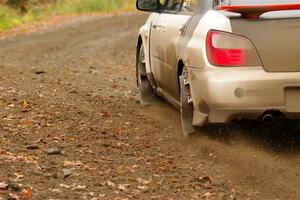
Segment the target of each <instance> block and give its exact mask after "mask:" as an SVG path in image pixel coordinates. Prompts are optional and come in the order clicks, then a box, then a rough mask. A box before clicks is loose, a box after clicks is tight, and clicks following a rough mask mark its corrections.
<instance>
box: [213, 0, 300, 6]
mask: <svg viewBox="0 0 300 200" xmlns="http://www.w3.org/2000/svg"><path fill="white" fill-rule="evenodd" d="M295 3H300V0H217V1H215V6H220V5H262V4H295Z"/></svg>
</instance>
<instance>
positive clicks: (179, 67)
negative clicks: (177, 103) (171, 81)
mask: <svg viewBox="0 0 300 200" xmlns="http://www.w3.org/2000/svg"><path fill="white" fill-rule="evenodd" d="M183 68H184V63H183V61H182V59H179V60H178V63H177V73H176V76H177V87H178V92H180V82H179V81H180V80H179V77H180V76H181V75H182V73H183Z"/></svg>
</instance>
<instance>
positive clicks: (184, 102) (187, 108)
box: [179, 69, 195, 137]
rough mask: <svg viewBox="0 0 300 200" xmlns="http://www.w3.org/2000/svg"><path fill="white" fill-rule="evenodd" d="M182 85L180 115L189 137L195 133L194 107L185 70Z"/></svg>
mask: <svg viewBox="0 0 300 200" xmlns="http://www.w3.org/2000/svg"><path fill="white" fill-rule="evenodd" d="M179 84H180V115H181V124H182V130H183V135H184V137H188V136H189V135H190V134H192V133H194V132H195V127H194V126H193V112H194V106H193V104H192V103H191V101H190V99H189V98H190V87H189V83H188V80H187V73H186V70H185V69H183V73H182V75H181V76H180V77H179Z"/></svg>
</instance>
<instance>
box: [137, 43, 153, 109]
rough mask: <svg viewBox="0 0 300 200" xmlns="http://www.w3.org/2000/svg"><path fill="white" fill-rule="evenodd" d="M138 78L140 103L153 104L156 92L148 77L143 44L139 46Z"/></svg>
mask: <svg viewBox="0 0 300 200" xmlns="http://www.w3.org/2000/svg"><path fill="white" fill-rule="evenodd" d="M136 80H137V86H138V88H139V96H140V103H141V105H143V106H146V105H151V104H152V102H153V101H154V98H155V97H156V94H155V92H154V90H153V88H152V87H151V84H150V82H149V81H148V78H147V72H146V64H145V52H144V47H143V45H141V46H140V48H139V54H138V58H137V63H136Z"/></svg>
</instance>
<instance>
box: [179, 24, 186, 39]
mask: <svg viewBox="0 0 300 200" xmlns="http://www.w3.org/2000/svg"><path fill="white" fill-rule="evenodd" d="M185 28H186V24H184V25H183V26H182V27H181V28H180V29H179V35H181V36H182V35H183V34H184V31H185Z"/></svg>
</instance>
